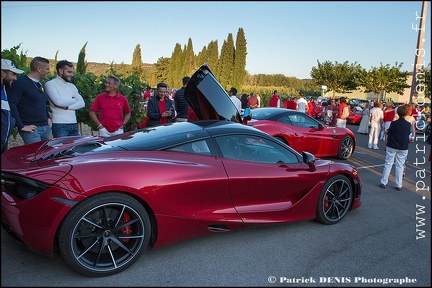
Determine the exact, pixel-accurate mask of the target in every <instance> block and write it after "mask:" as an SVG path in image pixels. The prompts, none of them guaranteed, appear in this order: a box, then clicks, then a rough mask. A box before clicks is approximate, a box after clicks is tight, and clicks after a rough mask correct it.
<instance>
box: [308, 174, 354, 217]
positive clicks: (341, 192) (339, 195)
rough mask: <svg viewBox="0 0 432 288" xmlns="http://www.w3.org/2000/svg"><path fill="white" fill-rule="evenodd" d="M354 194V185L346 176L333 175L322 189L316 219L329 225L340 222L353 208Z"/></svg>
mask: <svg viewBox="0 0 432 288" xmlns="http://www.w3.org/2000/svg"><path fill="white" fill-rule="evenodd" d="M353 195H354V191H353V187H352V185H351V182H350V181H349V180H348V178H347V177H346V176H344V175H336V176H333V177H332V178H331V179H330V180H328V181H327V183H326V185H325V186H324V187H323V189H322V190H321V194H320V197H319V199H318V204H317V208H316V210H317V211H316V213H317V217H316V220H317V221H318V222H321V223H324V224H328V225H331V224H336V223H338V222H339V221H340V220H342V218H343V217H344V216H345V214H346V213H347V212H348V211H349V209H350V208H351V205H352V201H353Z"/></svg>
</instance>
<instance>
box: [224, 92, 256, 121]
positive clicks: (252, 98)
mask: <svg viewBox="0 0 432 288" xmlns="http://www.w3.org/2000/svg"><path fill="white" fill-rule="evenodd" d="M228 96H229V97H230V98H231V101H232V102H233V103H234V105H235V107H236V108H237V110H238V111H239V112H240V115H241V116H242V117H243V116H244V113H245V111H247V109H255V108H258V107H260V106H261V98H260V96H259V94H255V93H254V92H250V93H249V95H248V94H246V93H243V94H241V95H240V98H238V96H237V89H236V88H235V87H231V89H230V90H228Z"/></svg>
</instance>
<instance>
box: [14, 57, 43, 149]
mask: <svg viewBox="0 0 432 288" xmlns="http://www.w3.org/2000/svg"><path fill="white" fill-rule="evenodd" d="M49 73H50V64H49V60H48V59H45V58H42V57H35V58H33V60H32V61H31V62H30V73H28V74H27V75H23V76H21V77H18V79H17V80H15V81H14V83H13V85H12V87H11V88H10V89H9V91H8V98H9V104H10V108H11V112H12V116H13V117H14V118H15V120H16V123H15V126H16V127H17V128H18V133H19V134H20V136H21V138H22V139H23V140H24V143H25V144H26V145H27V144H31V143H35V142H39V141H41V140H48V139H50V137H51V117H50V115H49V112H48V107H47V101H48V94H47V92H46V91H45V88H44V86H43V84H42V83H41V82H40V80H42V79H47V76H48V74H49Z"/></svg>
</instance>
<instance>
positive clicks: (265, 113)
mask: <svg viewBox="0 0 432 288" xmlns="http://www.w3.org/2000/svg"><path fill="white" fill-rule="evenodd" d="M282 114H288V115H296V114H302V115H304V114H305V113H304V112H299V111H296V110H291V109H286V108H275V107H262V108H256V109H254V110H252V119H255V120H265V119H266V120H275V119H276V118H278V117H279V116H280V115H282Z"/></svg>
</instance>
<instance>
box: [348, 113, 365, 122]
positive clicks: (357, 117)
mask: <svg viewBox="0 0 432 288" xmlns="http://www.w3.org/2000/svg"><path fill="white" fill-rule="evenodd" d="M362 117H363V111H359V110H356V111H354V112H351V114H350V116H348V118H347V124H353V125H360V122H361V119H362Z"/></svg>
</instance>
